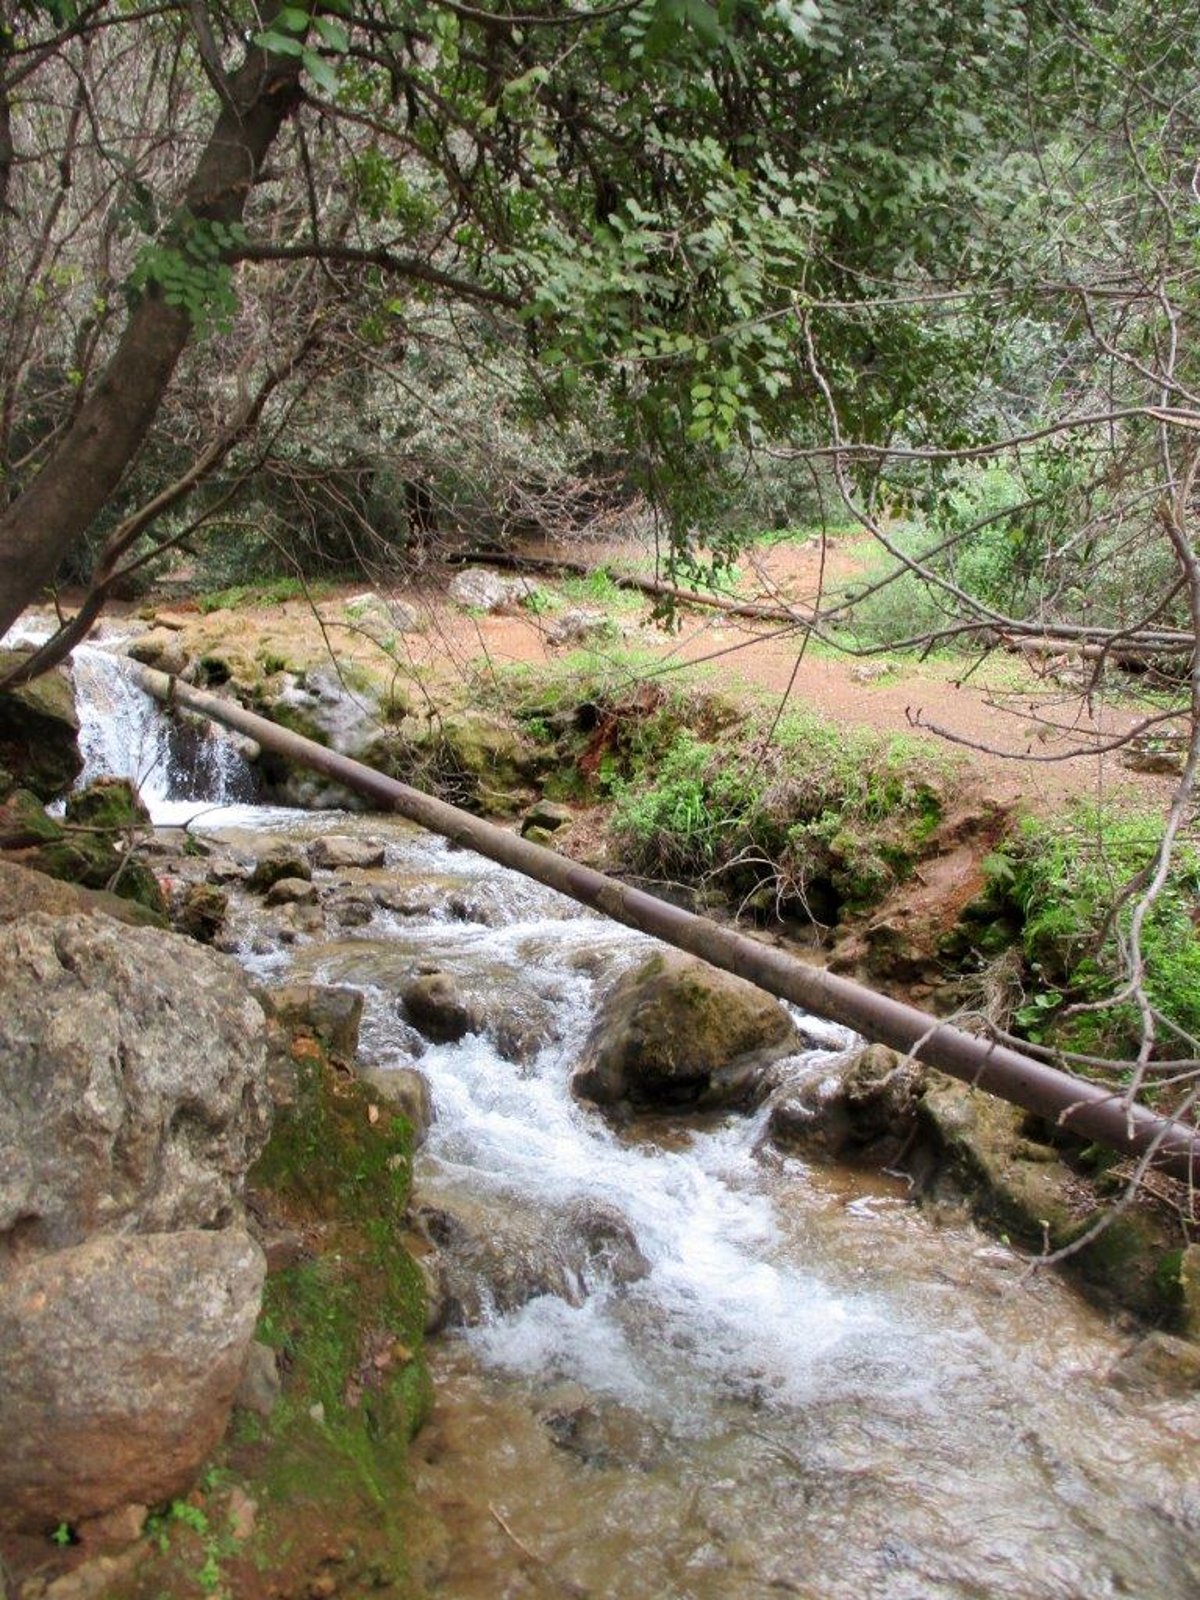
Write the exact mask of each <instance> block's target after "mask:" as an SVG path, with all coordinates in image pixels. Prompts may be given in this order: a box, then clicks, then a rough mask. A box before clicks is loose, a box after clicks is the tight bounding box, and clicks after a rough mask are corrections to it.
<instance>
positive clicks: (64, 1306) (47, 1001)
mask: <svg viewBox="0 0 1200 1600" xmlns="http://www.w3.org/2000/svg"><path fill="white" fill-rule="evenodd" d="M0 989H2V990H3V994H4V1004H3V1007H0V1350H3V1352H4V1384H3V1386H0V1438H3V1440H4V1442H5V1448H4V1450H3V1451H2V1452H0V1528H14V1529H18V1530H23V1531H26V1532H35V1533H36V1532H43V1533H44V1532H46V1531H48V1530H51V1529H53V1528H55V1527H57V1526H58V1525H60V1524H61V1523H63V1522H74V1521H81V1520H84V1519H87V1518H94V1517H97V1516H103V1515H105V1514H106V1513H108V1512H109V1511H112V1510H114V1509H115V1508H119V1507H122V1506H126V1505H129V1504H130V1503H131V1502H139V1503H141V1504H153V1503H155V1502H158V1501H162V1500H166V1499H169V1498H171V1496H172V1495H175V1494H179V1493H181V1492H183V1491H184V1490H185V1489H186V1488H187V1486H188V1484H189V1483H190V1482H191V1481H192V1479H193V1478H194V1477H195V1474H196V1472H197V1471H198V1470H199V1468H200V1466H201V1464H202V1463H203V1461H204V1458H205V1456H206V1455H207V1454H208V1453H209V1451H210V1450H211V1449H212V1447H213V1445H214V1444H215V1443H216V1441H217V1439H218V1438H219V1437H220V1434H221V1432H222V1430H223V1429H224V1427H225V1424H226V1421H227V1420H228V1415H229V1410H230V1407H231V1405H232V1401H233V1396H234V1393H235V1391H236V1389H237V1386H238V1382H239V1379H240V1377H241V1373H242V1368H243V1366H244V1364H245V1359H246V1354H247V1351H248V1349H249V1345H250V1341H251V1339H252V1336H253V1332H254V1325H255V1321H256V1319H257V1316H258V1311H259V1306H260V1302H261V1289H262V1281H263V1273H264V1263H263V1258H262V1253H261V1251H260V1250H259V1248H258V1246H257V1245H256V1244H255V1243H254V1241H253V1240H252V1239H251V1238H250V1235H249V1234H248V1233H247V1231H246V1229H245V1226H244V1224H243V1217H242V1203H241V1194H242V1188H243V1183H244V1178H245V1174H246V1169H247V1168H248V1166H249V1165H250V1163H251V1162H252V1161H254V1160H255V1159H256V1157H257V1156H258V1154H259V1152H260V1151H261V1150H262V1148H263V1145H264V1144H265V1141H266V1135H267V1132H268V1128H269V1120H270V1104H269V1096H268V1088H267V1062H266V1020H265V1018H264V1016H263V1012H262V1009H261V1007H260V1006H259V1005H258V1003H257V1002H256V1001H255V1000H254V999H253V997H252V996H251V994H250V991H249V988H248V985H247V982H246V979H245V977H244V976H243V974H242V972H241V970H240V969H239V968H238V967H237V966H236V965H235V963H233V962H232V961H229V960H228V959H227V958H225V957H222V956H219V955H216V954H215V953H214V952H212V951H210V950H206V949H204V948H202V947H201V946H199V945H195V944H192V943H191V942H190V941H188V940H186V939H180V938H177V937H175V936H174V935H171V934H167V933H162V932H158V931H153V932H152V931H150V930H147V929H142V928H131V927H123V926H120V925H119V924H117V923H115V922H113V921H112V920H110V919H109V918H108V917H106V916H102V915H90V916H89V915H85V914H79V913H76V914H73V915H59V916H56V915H50V914H48V913H47V912H44V911H34V912H31V913H30V914H29V915H28V916H26V917H25V918H24V919H22V920H20V921H10V922H7V923H4V924H3V925H0Z"/></svg>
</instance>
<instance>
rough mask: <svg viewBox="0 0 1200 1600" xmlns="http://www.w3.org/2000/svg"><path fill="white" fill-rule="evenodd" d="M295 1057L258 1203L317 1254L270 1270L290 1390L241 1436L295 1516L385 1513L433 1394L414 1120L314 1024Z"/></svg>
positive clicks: (262, 1163)
mask: <svg viewBox="0 0 1200 1600" xmlns="http://www.w3.org/2000/svg"><path fill="white" fill-rule="evenodd" d="M292 1055H293V1063H294V1067H295V1083H296V1090H295V1098H294V1100H293V1102H292V1104H291V1105H289V1106H287V1107H285V1108H283V1109H281V1110H280V1111H279V1112H278V1114H277V1117H276V1123H275V1128H274V1130H273V1132H272V1135H271V1139H270V1141H269V1143H268V1145H267V1148H266V1150H265V1151H264V1152H263V1155H262V1156H261V1157H260V1159H259V1161H258V1163H257V1164H256V1165H255V1167H254V1168H253V1170H252V1171H251V1173H250V1175H249V1180H248V1183H249V1189H250V1193H251V1197H252V1203H253V1204H254V1206H255V1208H256V1210H258V1211H259V1212H265V1213H267V1214H270V1215H272V1216H274V1217H276V1218H279V1219H281V1220H282V1221H284V1222H286V1223H287V1224H288V1225H289V1226H290V1227H297V1228H299V1229H300V1230H301V1231H302V1232H303V1233H304V1234H305V1236H306V1237H308V1238H310V1239H317V1240H319V1241H320V1245H319V1253H318V1254H317V1255H316V1256H315V1258H314V1259H309V1260H301V1261H298V1262H296V1263H295V1264H294V1265H290V1266H287V1267H286V1268H284V1269H283V1270H282V1271H280V1272H277V1273H273V1274H271V1275H270V1276H269V1277H268V1280H267V1286H266V1291H265V1294H264V1301H263V1314H262V1320H261V1323H260V1327H259V1338H260V1339H262V1340H263V1341H264V1342H265V1343H266V1344H268V1345H270V1346H272V1347H273V1348H274V1349H276V1350H277V1351H279V1352H280V1356H281V1365H282V1368H283V1370H284V1373H285V1379H284V1387H283V1396H282V1399H281V1401H280V1404H279V1405H278V1406H277V1407H276V1409H275V1411H274V1413H273V1414H272V1417H271V1419H270V1423H269V1425H267V1426H265V1427H264V1425H263V1424H262V1423H261V1421H260V1420H259V1419H257V1418H253V1417H245V1418H244V1419H243V1422H242V1425H241V1432H242V1436H243V1441H242V1442H244V1443H246V1444H251V1445H253V1444H261V1445H262V1446H264V1447H265V1448H266V1450H267V1452H268V1460H267V1462H266V1463H265V1466H261V1467H260V1470H262V1471H263V1472H264V1473H265V1477H266V1479H267V1481H268V1483H269V1485H270V1488H271V1492H272V1496H273V1497H274V1496H278V1497H279V1498H280V1499H281V1501H282V1500H286V1501H287V1503H288V1505H289V1514H290V1515H291V1516H293V1517H294V1516H295V1515H296V1514H297V1509H298V1508H299V1507H302V1506H304V1505H306V1504H308V1505H311V1504H321V1503H327V1502H329V1501H331V1500H333V1501H336V1500H338V1499H339V1498H343V1497H354V1498H356V1499H358V1500H360V1501H361V1500H364V1499H365V1500H366V1501H367V1502H372V1501H373V1502H374V1503H375V1505H376V1509H377V1511H378V1513H379V1515H380V1516H381V1517H382V1518H383V1519H384V1520H385V1522H386V1520H387V1518H388V1517H389V1516H390V1514H391V1513H392V1511H393V1509H394V1505H395V1503H396V1502H397V1501H398V1499H399V1498H400V1496H401V1494H402V1491H403V1489H404V1486H405V1485H406V1483H407V1479H408V1467H407V1451H408V1443H409V1440H410V1439H411V1437H412V1435H413V1434H414V1433H415V1432H416V1430H417V1429H418V1428H419V1427H420V1425H421V1423H422V1421H423V1420H424V1418H425V1416H426V1415H427V1413H428V1409H429V1405H430V1400H431V1389H430V1382H429V1376H428V1370H427V1368H426V1365H425V1361H424V1358H423V1355H422V1341H423V1337H424V1332H423V1330H424V1325H425V1296H424V1284H423V1280H422V1278H421V1275H420V1272H419V1270H418V1268H417V1266H416V1263H415V1262H414V1261H413V1259H412V1258H411V1256H409V1254H408V1253H407V1251H406V1250H405V1249H404V1248H403V1246H402V1245H401V1243H400V1242H399V1241H400V1234H401V1231H402V1229H403V1226H404V1221H405V1216H406V1213H407V1208H408V1201H409V1194H410V1190H411V1181H412V1150H413V1133H412V1127H411V1125H410V1124H409V1122H408V1120H407V1118H406V1117H404V1116H403V1115H401V1114H400V1113H399V1112H397V1111H396V1110H395V1109H394V1108H393V1107H391V1106H388V1105H386V1104H384V1105H382V1106H381V1105H380V1104H378V1100H379V1097H378V1096H377V1095H375V1093H374V1092H373V1091H372V1090H371V1089H370V1088H369V1087H368V1086H367V1085H365V1084H364V1083H361V1082H360V1081H358V1080H357V1079H355V1078H353V1077H351V1076H349V1075H348V1074H347V1073H346V1071H345V1070H344V1068H339V1067H336V1066H335V1065H334V1064H333V1063H332V1062H331V1061H330V1059H329V1057H328V1056H327V1055H326V1053H325V1052H324V1050H323V1049H322V1048H321V1046H320V1045H319V1044H318V1043H317V1041H316V1040H315V1039H314V1038H313V1036H312V1035H311V1034H307V1033H304V1032H302V1033H300V1034H298V1035H296V1036H295V1038H294V1041H293V1048H292ZM264 1433H265V1435H266V1437H265V1438H263V1435H264ZM236 1453H237V1452H236V1441H235V1450H234V1455H235V1457H236ZM385 1531H386V1529H385ZM393 1533H394V1534H395V1536H396V1537H397V1538H399V1536H400V1530H398V1529H397V1530H393ZM396 1556H397V1559H398V1560H400V1561H402V1558H403V1551H402V1550H397V1551H396Z"/></svg>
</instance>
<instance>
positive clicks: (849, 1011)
mask: <svg viewBox="0 0 1200 1600" xmlns="http://www.w3.org/2000/svg"><path fill="white" fill-rule="evenodd" d="M130 670H131V672H132V674H133V677H134V680H135V681H136V682H137V683H138V684H139V685H140V686H141V687H142V688H143V689H144V690H145V691H146V693H147V694H150V695H153V696H155V698H156V699H159V700H162V701H164V702H166V703H167V704H168V705H175V704H178V705H181V706H184V707H186V708H187V709H188V710H189V711H198V712H200V713H201V714H202V715H203V716H206V717H211V718H213V720H214V721H216V722H221V723H224V725H225V726H226V727H228V728H233V729H235V730H236V731H237V732H238V733H244V734H246V735H248V736H249V737H250V738H251V739H254V740H255V741H256V742H257V743H258V744H261V745H263V746H264V747H265V748H266V749H268V750H273V751H275V752H276V753H277V754H279V755H282V756H285V757H287V758H288V759H289V760H292V761H297V762H300V763H301V764H302V765H304V766H308V767H312V768H313V769H314V770H315V771H317V772H322V773H324V774H325V775H326V776H327V777H330V778H334V779H336V780H337V781H338V782H339V783H343V784H345V785H346V787H347V788H349V789H354V790H356V791H357V792H358V793H359V794H363V795H367V796H368V797H369V798H371V799H372V800H375V801H376V802H377V803H378V804H379V805H380V806H382V807H384V808H385V809H387V810H389V811H396V812H399V814H400V815H401V816H403V817H407V818H408V819H409V820H410V821H411V822H417V823H420V825H421V826H422V827H423V828H428V829H430V830H431V831H432V832H434V833H440V834H441V835H442V836H443V837H444V838H447V839H451V840H453V841H454V843H456V844H460V845H463V846H465V847H466V848H467V849H470V850H475V851H477V852H478V853H479V854H480V855H483V856H487V857H488V858H489V859H490V860H492V861H498V862H500V863H501V865H502V866H506V867H512V868H513V869H514V870H515V871H517V872H522V873H524V874H525V875H526V877H530V878H535V879H537V881H538V882H539V883H544V884H547V885H548V886H549V887H550V888H552V889H557V890H558V891H559V893H560V894H565V895H569V896H570V897H571V899H572V900H577V901H579V902H580V904H581V905H585V906H591V907H592V908H593V909H594V910H596V911H601V912H603V913H604V915H605V916H607V917H612V918H613V919H614V921H617V922H623V923H625V924H626V925H627V926H628V927H631V928H637V929H639V930H640V931H641V932H643V933H649V934H653V935H654V936H655V937H656V938H659V939H662V940H665V942H666V943H668V944H672V945H675V946H676V948H678V949H680V950H687V951H690V953H691V954H692V955H696V956H700V957H702V958H703V959H704V960H705V961H709V962H711V963H712V964H713V966H715V967H722V968H724V970H725V971H726V972H733V973H736V974H737V975H738V977H741V978H746V979H748V980H749V981H750V982H751V983H754V984H757V985H758V987H759V988H760V989H765V990H766V991H767V992H768V993H769V994H773V995H778V996H779V997H780V998H781V999H783V1000H790V1001H791V1002H792V1003H793V1004H795V1005H798V1006H802V1007H803V1008H804V1009H805V1010H806V1011H810V1012H813V1013H815V1014H816V1015H817V1016H819V1017H828V1018H829V1019H831V1020H832V1021H834V1022H841V1023H844V1024H845V1025H846V1026H847V1027H850V1028H854V1029H855V1030H856V1031H857V1032H859V1033H862V1034H866V1036H867V1037H868V1038H871V1039H877V1040H879V1041H880V1043H882V1044H887V1045H891V1046H892V1048H893V1049H895V1050H903V1051H905V1052H907V1053H911V1054H912V1055H914V1056H916V1057H917V1058H918V1059H919V1060H921V1061H924V1062H927V1063H928V1064H929V1065H930V1066H931V1067H938V1068H940V1069H941V1070H942V1071H943V1072H948V1073H949V1074H950V1075H951V1076H952V1077H955V1078H961V1079H963V1080H964V1082H966V1083H970V1084H973V1085H974V1086H975V1087H976V1088H979V1089H986V1090H987V1091H988V1093H990V1094H994V1095H998V1096H999V1097H1000V1098H1001V1099H1004V1100H1008V1101H1011V1102H1012V1103H1013V1104H1014V1105H1019V1106H1023V1107H1024V1108H1025V1109H1026V1110H1027V1111H1032V1112H1034V1113H1035V1114H1036V1115H1038V1116H1040V1117H1045V1118H1046V1119H1047V1120H1048V1121H1050V1122H1052V1123H1055V1124H1058V1125H1061V1126H1062V1127H1064V1128H1066V1129H1068V1130H1069V1131H1070V1132H1072V1133H1075V1134H1078V1135H1079V1136H1080V1137H1082V1138H1084V1139H1087V1140H1095V1141H1097V1142H1098V1143H1100V1144H1104V1145H1107V1146H1109V1148H1110V1149H1113V1150H1118V1151H1120V1152H1121V1153H1122V1154H1124V1155H1132V1156H1140V1155H1145V1154H1147V1153H1149V1154H1151V1155H1152V1156H1153V1159H1154V1162H1155V1165H1156V1166H1158V1167H1160V1168H1161V1169H1162V1170H1164V1171H1166V1172H1170V1173H1172V1174H1174V1175H1175V1176H1176V1177H1178V1178H1181V1179H1183V1180H1184V1181H1185V1182H1189V1183H1195V1182H1197V1181H1200V1143H1198V1142H1197V1140H1196V1138H1195V1136H1194V1134H1193V1132H1192V1130H1191V1129H1190V1128H1188V1127H1185V1126H1181V1125H1180V1124H1178V1123H1176V1122H1173V1121H1171V1120H1170V1119H1168V1118H1165V1117H1160V1116H1156V1115H1155V1113H1154V1112H1152V1111H1150V1110H1148V1109H1147V1108H1146V1107H1145V1106H1141V1105H1138V1104H1136V1103H1135V1104H1132V1105H1126V1104H1125V1103H1124V1101H1123V1099H1122V1097H1121V1095H1120V1094H1119V1093H1114V1092H1113V1091H1112V1090H1109V1089H1106V1088H1104V1087H1102V1086H1101V1085H1100V1084H1097V1083H1089V1082H1088V1081H1087V1080H1086V1079H1083V1078H1074V1077H1071V1076H1070V1075H1069V1074H1068V1073H1065V1072H1060V1071H1058V1070H1057V1069H1056V1068H1054V1067H1050V1066H1047V1065H1046V1064H1045V1063H1044V1062H1041V1061H1035V1060H1033V1059H1032V1058H1031V1057H1030V1056H1024V1055H1022V1054H1021V1053H1020V1052H1019V1051H1017V1050H1010V1049H1009V1048H1007V1047H1006V1046H1005V1045H1000V1044H996V1043H994V1042H993V1041H991V1040H988V1039H980V1038H977V1037H976V1036H975V1035H974V1034H969V1033H964V1032H963V1031H962V1029H960V1028H955V1027H952V1026H951V1025H950V1024H949V1023H947V1022H940V1021H938V1019H937V1018H936V1017H931V1016H929V1015H928V1014H927V1013H925V1012H924V1011H918V1010H917V1009H916V1007H915V1006H909V1005H904V1004H903V1003H902V1002H901V1001H899V1000H892V999H890V998H889V997H888V996H887V995H882V994H877V993H875V991H874V990H872V989H868V988H866V987H864V985H862V984H859V983H852V982H851V981H850V980H849V979H848V978H841V977H838V976H837V975H836V974H835V973H832V972H826V971H824V970H823V969H822V968H820V967H812V966H808V965H807V964H806V963H804V962H802V961H798V960H797V959H796V957H795V956H791V955H788V954H787V953H786V952H785V951H783V950H777V949H775V948H773V947H772V946H770V945H764V944H760V943H758V942H757V941H756V940H754V939H748V938H747V937H746V936H745V935H744V934H740V933H735V932H734V931H733V930H732V929H730V928H723V927H721V926H720V925H719V924H718V923H715V922H712V921H710V920H709V918H707V917H698V916H696V915H695V914H694V913H692V912H690V911H682V910H680V908H679V907H678V906H673V905H670V904H668V902H667V901H665V900H659V899H657V898H656V897H655V896H654V895H651V894H646V893H645V892H644V891H643V890H641V889H634V888H631V887H630V886H629V885H628V884H624V883H619V882H618V881H617V880H616V879H615V878H609V877H606V876H605V875H604V874H603V873H601V872H596V871H594V870H593V869H592V868H591V867H584V866H580V865H579V863H578V862H575V861H570V860H568V859H566V858H565V857H563V856H560V855H558V854H557V853H556V852H555V851H553V850H545V849H543V848H542V847H541V846H540V845H536V844H531V843H530V841H529V840H528V839H522V838H520V837H519V836H518V835H517V834H514V833H510V832H508V831H507V830H506V829H504V828H498V827H496V825H495V824H494V823H491V822H484V821H482V820H481V819H480V818H479V817H473V816H471V815H470V813H469V812H466V811H460V810H459V808H458V807H457V806H452V805H448V804H447V803H446V802H445V801H444V800H435V799H434V798H433V797H432V796H431V795H427V794H422V793H421V791H420V790H419V789H413V788H410V787H409V785H408V784H405V783H399V782H397V780H396V779H395V778H388V777H385V776H384V774H383V773H381V772H376V771H374V769H373V768H371V767H368V766H364V765H363V763H362V762H361V761H352V760H351V759H350V758H349V757H348V756H343V755H339V754H338V753H337V752H336V751H334V750H328V749H326V748H325V746H324V745H319V744H314V742H313V741H312V740H311V739H305V738H303V737H302V736H301V735H300V734H298V733H293V732H292V731H291V729H289V728H281V727H279V726H278V725H277V724H275V723H273V722H268V721H267V719H266V718H265V717H259V716H255V714H254V713H253V712H251V711H246V710H244V709H243V707H241V706H240V705H238V704H237V703H236V701H231V700H225V699H222V698H220V697H219V696H218V695H215V694H206V693H205V692H204V691H203V690H199V689H193V688H191V687H189V686H188V685H187V684H185V683H181V682H180V680H179V679H178V678H171V677H168V676H167V675H166V674H165V673H162V672H156V671H154V670H153V669H151V668H149V667H137V666H134V667H131V669H130Z"/></svg>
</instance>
